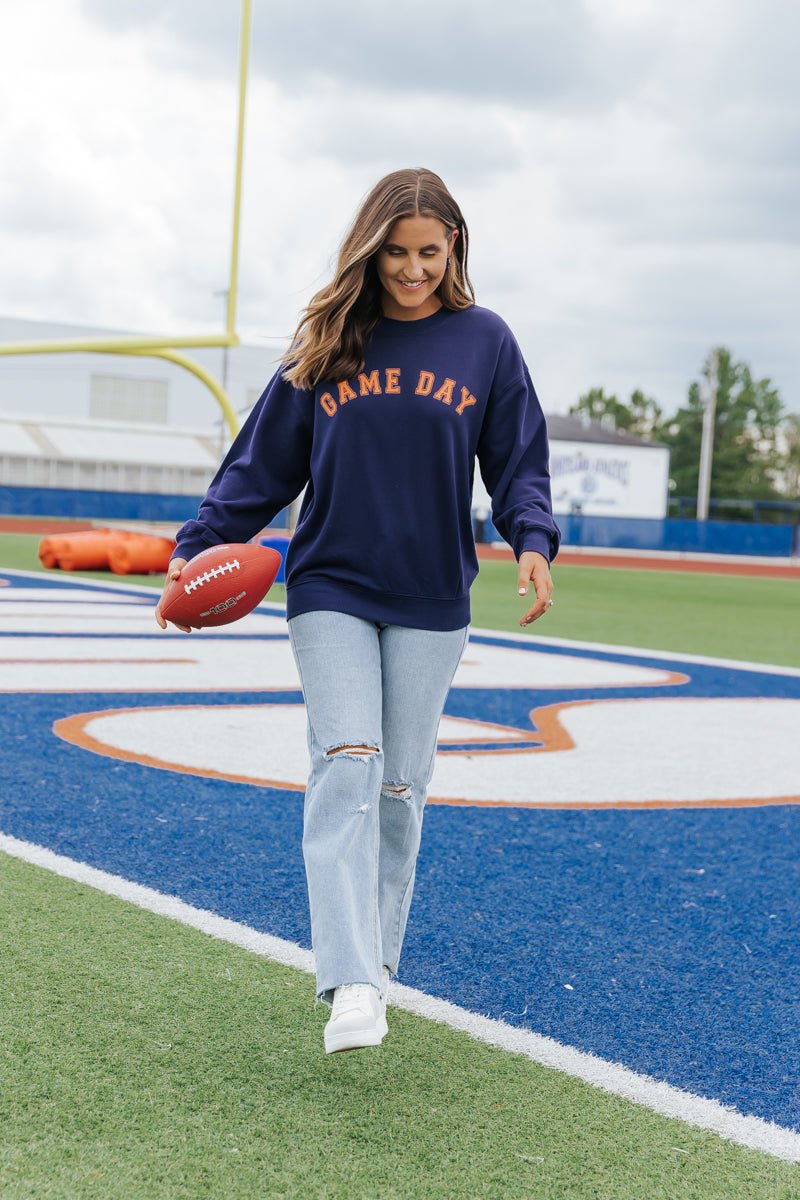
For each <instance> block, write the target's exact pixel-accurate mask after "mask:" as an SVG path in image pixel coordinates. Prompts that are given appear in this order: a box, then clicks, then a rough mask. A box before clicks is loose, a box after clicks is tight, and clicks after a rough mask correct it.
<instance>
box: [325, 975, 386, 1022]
mask: <svg viewBox="0 0 800 1200" xmlns="http://www.w3.org/2000/svg"><path fill="white" fill-rule="evenodd" d="M373 994H374V995H375V996H377V992H376V991H375V989H374V988H373V987H370V985H369V984H368V983H351V984H348V985H347V987H346V988H337V990H336V995H335V996H334V998H333V1011H332V1013H331V1018H332V1019H335V1018H336V1017H341V1016H342V1015H343V1014H344V1013H348V1012H352V1010H353V1009H354V1008H361V1009H363V1008H367V1009H369V1008H370V1002H371V999H372V995H373Z"/></svg>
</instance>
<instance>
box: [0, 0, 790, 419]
mask: <svg viewBox="0 0 800 1200" xmlns="http://www.w3.org/2000/svg"><path fill="white" fill-rule="evenodd" d="M239 23H240V5H239V3H238V0H25V3H24V4H14V5H11V4H9V5H6V6H5V11H4V15H3V37H2V40H1V41H0V102H1V103H2V112H3V120H2V122H0V262H2V271H1V272H0V315H3V316H16V317H25V318H33V319H37V320H54V321H72V322H75V323H77V324H91V325H99V326H104V327H109V328H115V329H126V330H148V331H154V332H159V333H161V332H166V333H189V332H197V331H209V330H213V329H216V328H219V326H220V324H221V320H222V311H223V301H222V299H221V298H220V297H219V296H215V295H214V293H215V292H218V291H219V290H220V289H222V288H224V287H225V286H226V283H227V275H228V258H229V241H230V221H231V211H232V192H233V165H234V149H235V128H236V102H237V69H238V37H239ZM799 40H800V5H798V4H795V3H792V2H791V0H759V3H758V4H756V3H755V2H754V0H494V2H493V3H486V0H434V2H433V3H431V2H430V0H428V2H427V3H421V2H420V0H406V2H405V3H404V4H403V5H396V4H389V3H381V0H339V2H337V3H332V2H331V0H291V2H289V0H284V2H283V3H281V4H276V3H267V2H266V0H254V4H253V46H252V59H251V81H250V91H249V97H248V113H247V139H246V150H245V173H244V203H243V215H242V222H243V223H242V243H241V244H242V258H241V292H240V301H239V322H238V324H239V330H240V333H241V334H242V336H243V338H244V339H246V340H247V341H249V342H253V343H255V344H257V345H263V346H265V347H274V348H275V351H276V353H277V352H278V351H279V349H280V348H281V346H282V343H283V339H285V338H286V336H288V334H289V333H290V332H291V330H292V329H293V327H294V325H295V323H296V320H297V317H298V314H299V312H300V310H301V308H302V306H303V304H304V303H305V302H306V301H307V300H308V299H309V297H310V296H311V294H312V293H313V292H314V291H315V290H316V289H317V288H318V287H319V286H321V284H322V283H323V282H324V281H325V280H326V279H327V278H328V276H329V273H330V267H331V263H332V261H333V259H334V257H335V253H336V249H337V246H338V244H339V242H340V240H341V237H342V235H343V234H344V232H345V229H346V227H347V225H348V223H349V221H350V219H351V217H352V214H353V212H354V210H355V208H356V206H357V204H358V203H359V201H360V199H361V198H362V196H363V195H364V193H365V192H366V191H367V190H368V189H369V187H370V186H371V185H372V184H373V183H374V182H375V180H376V179H378V178H379V177H380V176H381V175H382V174H384V173H386V172H387V171H390V170H393V169H395V168H396V167H398V166H427V167H431V168H432V169H434V170H436V171H437V172H439V173H440V174H441V175H442V176H443V177H444V179H445V181H446V182H447V184H448V186H449V187H450V189H451V190H452V191H453V193H454V194H455V196H456V197H457V199H458V201H459V203H460V204H461V207H462V209H463V210H464V213H465V216H466V218H467V222H468V225H469V227H470V234H471V246H472V250H471V274H472V278H473V281H474V283H475V286H476V292H477V298H478V302H479V303H480V304H483V305H486V306H487V307H489V308H493V309H495V310H496V311H498V312H500V313H501V314H502V315H503V316H504V317H505V319H506V320H507V321H508V322H509V324H510V325H511V327H512V328H513V329H514V331H515V332H516V334H517V337H518V339H519V341H520V343H521V345H522V348H523V351H524V353H525V356H526V358H527V360H528V362H529V365H530V368H531V372H532V374H533V378H534V380H535V382H536V385H537V390H538V391H539V394H540V397H541V399H542V403H543V405H544V407H545V409H546V410H549V411H560V412H563V411H565V410H566V409H567V407H568V406H569V405H570V404H571V403H572V402H573V401H574V400H575V399H577V397H578V396H579V395H580V393H581V392H582V391H585V390H586V389H587V388H589V387H592V386H604V387H605V388H606V389H608V390H613V391H616V392H617V393H618V394H619V395H621V396H623V397H627V396H628V395H629V393H630V391H631V390H632V389H633V388H634V387H642V388H644V389H645V391H646V392H648V393H649V394H650V395H652V396H654V397H655V398H656V399H657V400H658V401H659V402H660V403H661V404H662V405H663V407H664V408H665V410H666V411H668V412H669V411H673V410H674V409H675V408H676V407H677V406H678V405H679V404H681V403H682V402H683V400H684V398H685V394H686V388H687V386H688V384H689V382H690V381H691V380H692V379H694V378H697V377H698V375H699V372H700V369H701V367H702V364H703V362H704V360H705V358H706V356H707V354H708V351H709V349H710V348H711V347H712V346H713V345H725V346H728V347H729V348H730V349H731V350H732V351H733V353H734V355H735V356H736V357H737V358H738V359H741V360H744V361H746V362H748V363H749V364H750V366H751V368H752V370H753V371H754V373H755V375H756V376H757V377H764V376H769V377H770V378H771V379H772V380H773V382H774V383H775V384H776V385H777V386H778V387H779V389H780V392H781V395H782V398H783V400H784V402H785V404H786V405H787V407H789V408H791V409H795V410H800V354H799V353H798V339H797V314H798V313H800V251H799V249H798V242H799V236H798V235H799V234H800V186H799V185H800V157H799V156H800V72H798V71H797V67H796V47H797V45H798V41H799ZM0 369H2V366H1V364H0Z"/></svg>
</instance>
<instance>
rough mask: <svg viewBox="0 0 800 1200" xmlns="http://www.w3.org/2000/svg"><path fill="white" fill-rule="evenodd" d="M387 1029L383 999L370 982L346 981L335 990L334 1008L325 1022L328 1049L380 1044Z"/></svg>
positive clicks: (327, 1050) (327, 1051) (334, 1050)
mask: <svg viewBox="0 0 800 1200" xmlns="http://www.w3.org/2000/svg"><path fill="white" fill-rule="evenodd" d="M387 1032H388V1027H387V1025H386V1013H385V1010H384V1006H383V1000H382V998H381V995H380V993H379V991H378V989H377V988H374V987H372V985H371V984H369V983H345V984H343V985H342V987H338V988H336V990H335V991H334V993H333V1011H332V1013H331V1017H330V1020H329V1021H328V1024H327V1025H326V1026H325V1052H326V1054H334V1053H336V1051H337V1050H359V1049H360V1048H361V1047H362V1046H380V1044H381V1042H382V1041H383V1039H384V1037H385V1036H386V1034H387Z"/></svg>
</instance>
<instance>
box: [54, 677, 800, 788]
mask: <svg viewBox="0 0 800 1200" xmlns="http://www.w3.org/2000/svg"><path fill="white" fill-rule="evenodd" d="M176 669H177V668H176ZM540 711H541V710H540ZM537 720H541V722H542V737H541V739H540V740H543V741H544V749H541V748H539V747H538V746H537V745H536V741H535V739H536V737H537V735H536V732H535V731H534V730H533V728H532V727H531V728H530V729H529V730H522V729H520V730H511V729H509V727H507V726H500V727H499V728H498V727H497V726H495V725H493V724H492V723H491V722H484V721H476V720H469V719H466V718H460V717H450V716H445V717H443V718H442V721H441V724H440V726H439V739H438V748H439V751H440V752H439V753H438V754H437V756H436V763H435V768H434V772H433V778H432V779H431V783H430V802H431V803H437V802H439V803H444V804H447V803H448V802H449V803H459V802H460V803H462V804H493V805H501V804H508V805H522V806H526V805H531V806H534V807H539V808H542V807H544V808H557V807H558V806H559V805H566V806H568V807H569V806H577V807H582V806H584V805H587V806H591V807H596V806H599V805H608V806H610V807H613V806H614V805H616V804H624V805H626V806H638V805H641V806H643V807H646V806H647V805H649V804H701V805H702V804H704V803H712V804H713V803H717V804H747V803H748V802H749V803H759V802H760V803H770V802H772V803H781V802H783V803H788V802H789V801H790V800H792V801H793V800H796V799H797V797H798V791H799V790H800V789H799V788H798V783H800V741H798V739H797V737H796V736H795V734H796V731H797V730H798V729H800V700H787V699H782V698H775V699H772V698H770V699H741V698H734V699H726V698H713V699H705V698H695V697H687V698H686V699H680V698H677V697H676V698H670V699H668V698H666V697H665V698H662V699H637V700H591V701H585V702H577V703H572V704H567V705H564V706H560V705H559V706H557V711H556V714H555V719H554V714H552V713H551V712H549V711H548V710H547V709H545V710H544V712H543V716H542V717H540V718H538V719H537ZM62 727H63V728H62ZM56 732H57V733H58V734H59V736H61V737H64V738H65V739H66V740H67V741H73V742H74V743H75V744H76V745H79V746H83V747H85V748H88V749H90V750H93V751H94V752H95V753H99V754H107V755H109V757H111V758H114V757H120V758H125V759H128V760H132V761H134V762H142V763H145V764H146V765H150V766H158V767H163V768H166V769H168V770H178V771H181V770H184V771H188V772H190V773H194V774H201V775H202V774H208V775H214V776H222V777H223V778H227V779H233V780H237V781H239V782H249V783H256V784H261V785H266V786H273V787H286V786H288V787H289V788H292V789H293V790H295V791H302V790H304V788H305V782H306V777H307V774H308V749H307V744H306V713H305V708H304V707H303V705H302V704H300V703H297V704H263V705H262V704H250V705H227V704H226V705H212V706H204V705H202V704H198V705H190V706H178V705H175V706H170V705H166V706H165V707H163V708H154V707H149V706H148V707H146V708H125V709H118V710H111V711H108V712H102V711H101V712H99V713H88V714H75V716H73V717H70V718H66V719H65V720H64V721H62V722H59V725H58V726H57V727H56ZM509 737H513V739H514V740H515V741H516V742H518V743H519V742H524V741H525V740H526V739H529V740H531V746H530V747H525V748H520V747H519V746H515V747H510V748H497V749H481V743H482V744H483V746H484V747H485V746H487V745H488V746H491V744H492V743H497V742H501V743H502V742H503V741H506V740H508V739H509ZM448 743H450V744H451V745H453V744H455V745H462V744H464V743H473V744H475V743H477V745H476V746H475V748H474V749H472V748H468V749H465V750H464V751H460V752H456V753H452V752H451V753H446V752H445V753H442V752H441V751H443V750H444V751H446V749H447V744H448ZM754 745H756V746H758V748H759V754H758V757H757V758H754V757H753V751H752V748H753V746H754ZM641 746H646V747H647V753H646V754H645V755H642V754H640V753H631V747H641ZM698 763H703V764H704V767H703V769H702V771H700V770H699V768H698ZM612 766H613V769H612Z"/></svg>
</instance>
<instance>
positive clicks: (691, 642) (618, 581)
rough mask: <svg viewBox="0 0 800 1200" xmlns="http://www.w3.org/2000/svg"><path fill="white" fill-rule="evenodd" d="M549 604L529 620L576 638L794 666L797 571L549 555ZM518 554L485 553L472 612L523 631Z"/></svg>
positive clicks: (798, 663)
mask: <svg viewBox="0 0 800 1200" xmlns="http://www.w3.org/2000/svg"><path fill="white" fill-rule="evenodd" d="M553 581H554V584H555V589H554V593H553V597H554V605H553V608H552V609H550V611H549V612H547V613H546V614H545V615H544V616H543V617H540V619H539V620H538V621H535V622H534V624H533V625H529V626H528V627H527V631H528V632H530V633H532V634H535V635H537V636H541V637H559V638H575V639H578V640H581V641H589V642H608V643H611V644H613V645H623V646H643V647H646V648H648V649H654V650H673V651H675V652H676V653H681V652H683V653H687V654H705V655H711V656H712V657H717V658H733V659H744V660H749V661H752V662H765V663H776V664H779V665H782V666H794V667H800V619H798V616H799V615H800V580H793V579H759V578H754V577H753V576H738V575H712V574H706V573H697V574H695V573H693V572H692V573H689V572H685V573H684V572H679V571H675V572H670V571H659V570H632V569H628V568H618V567H581V566H572V565H570V566H559V564H558V560H556V562H555V563H554V565H553ZM529 603H530V601H529V600H527V598H522V597H519V596H518V595H517V573H516V564H515V563H514V562H513V561H511V562H497V561H488V562H486V561H484V562H482V563H481V569H480V575H479V577H478V582H477V583H476V585H475V586H474V588H473V590H472V621H473V624H474V625H477V626H481V627H484V628H488V629H507V630H514V631H516V632H517V633H519V632H521V631H520V628H519V624H518V622H519V618H520V616H521V615H522V613H523V612H524V611H525V608H526V607H527V605H528V604H529Z"/></svg>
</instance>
